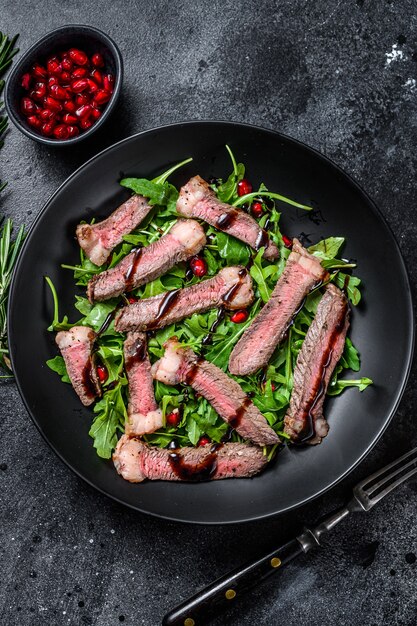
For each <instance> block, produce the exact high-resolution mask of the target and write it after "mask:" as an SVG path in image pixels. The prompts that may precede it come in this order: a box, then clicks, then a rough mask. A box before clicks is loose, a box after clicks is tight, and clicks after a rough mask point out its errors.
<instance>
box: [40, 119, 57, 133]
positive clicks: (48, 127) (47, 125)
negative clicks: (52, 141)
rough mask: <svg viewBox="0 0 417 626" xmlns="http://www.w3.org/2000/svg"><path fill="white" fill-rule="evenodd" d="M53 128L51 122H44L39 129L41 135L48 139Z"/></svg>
mask: <svg viewBox="0 0 417 626" xmlns="http://www.w3.org/2000/svg"><path fill="white" fill-rule="evenodd" d="M54 126H55V124H54V123H53V122H45V123H44V124H42V127H41V133H42V135H46V137H48V136H49V135H52V133H53V130H54Z"/></svg>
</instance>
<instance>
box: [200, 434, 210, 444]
mask: <svg viewBox="0 0 417 626" xmlns="http://www.w3.org/2000/svg"><path fill="white" fill-rule="evenodd" d="M208 443H211V439H210V437H207V435H203V436H202V437H200V439H199V440H198V444H197V445H198V447H201V446H206V445H207V444H208Z"/></svg>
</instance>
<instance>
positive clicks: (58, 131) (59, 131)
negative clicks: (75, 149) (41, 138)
mask: <svg viewBox="0 0 417 626" xmlns="http://www.w3.org/2000/svg"><path fill="white" fill-rule="evenodd" d="M54 135H55V137H56V138H57V139H68V126H67V125H66V124H58V126H55V128H54Z"/></svg>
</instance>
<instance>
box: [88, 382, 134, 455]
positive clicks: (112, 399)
mask: <svg viewBox="0 0 417 626" xmlns="http://www.w3.org/2000/svg"><path fill="white" fill-rule="evenodd" d="M94 413H95V414H96V416H95V418H94V421H93V423H92V425H91V428H90V432H89V435H90V437H92V438H93V440H94V444H93V445H94V447H95V448H96V450H97V454H98V456H99V457H101V458H103V459H110V458H111V455H112V451H113V449H114V448H115V447H116V443H117V431H118V430H119V431H120V432H123V430H124V424H125V421H126V419H127V412H126V408H125V402H124V399H123V396H122V386H121V385H120V384H118V385H117V386H116V387H115V388H114V389H110V390H109V391H106V392H105V393H104V394H103V397H102V399H101V400H99V401H98V402H97V403H96V404H95V406H94Z"/></svg>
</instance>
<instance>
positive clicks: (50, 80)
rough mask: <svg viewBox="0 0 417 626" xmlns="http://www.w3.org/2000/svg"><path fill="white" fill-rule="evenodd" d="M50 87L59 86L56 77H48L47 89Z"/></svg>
mask: <svg viewBox="0 0 417 626" xmlns="http://www.w3.org/2000/svg"><path fill="white" fill-rule="evenodd" d="M52 85H59V80H58V78H57V77H56V76H50V77H49V78H48V87H52Z"/></svg>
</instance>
